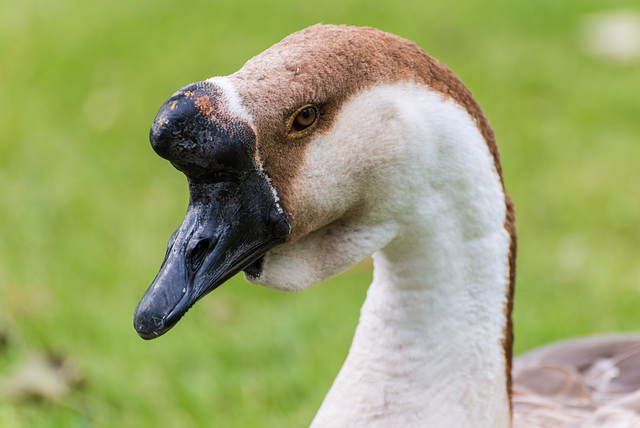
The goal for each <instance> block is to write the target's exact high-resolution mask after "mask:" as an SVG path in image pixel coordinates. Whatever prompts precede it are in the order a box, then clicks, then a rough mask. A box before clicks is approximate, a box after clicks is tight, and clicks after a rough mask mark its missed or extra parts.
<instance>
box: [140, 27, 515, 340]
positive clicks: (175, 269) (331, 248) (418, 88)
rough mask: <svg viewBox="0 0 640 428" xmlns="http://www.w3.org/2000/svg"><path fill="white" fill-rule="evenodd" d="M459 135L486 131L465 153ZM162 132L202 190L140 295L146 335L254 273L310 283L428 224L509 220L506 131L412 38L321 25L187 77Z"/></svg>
mask: <svg viewBox="0 0 640 428" xmlns="http://www.w3.org/2000/svg"><path fill="white" fill-rule="evenodd" d="M418 99H419V100H418ZM417 105H419V106H420V107H419V108H416V106H417ZM452 118H453V119H452ZM451 134H458V135H462V139H464V137H465V135H466V136H468V139H470V140H474V141H475V140H477V139H478V138H479V139H480V140H482V144H476V145H469V146H465V147H462V148H461V149H458V150H452V148H451V144H449V143H450V138H449V135H451ZM150 140H151V144H152V147H153V149H154V150H155V151H156V153H157V154H159V155H160V156H162V157H163V158H165V159H167V160H169V161H170V162H171V163H172V165H173V166H174V167H176V168H177V169H179V170H180V171H182V172H183V173H184V174H185V175H186V177H187V179H188V183H189V192H190V201H189V207H188V210H187V213H186V215H185V218H184V221H183V223H182V225H181V226H180V228H179V229H178V230H177V231H176V232H175V233H174V234H173V236H172V237H171V239H170V241H169V245H168V249H167V253H166V256H165V259H164V262H163V264H162V267H161V269H160V272H159V273H158V275H157V276H156V278H155V280H154V281H153V283H152V284H151V286H150V287H149V289H148V290H147V292H146V294H145V295H144V297H143V298H142V300H141V301H140V303H139V304H138V307H137V308H136V312H135V319H134V326H135V328H136V330H137V332H138V334H139V335H140V336H141V337H143V338H145V339H151V338H155V337H157V336H159V335H161V334H163V333H165V332H166V331H168V330H169V329H170V328H171V327H173V326H174V325H175V324H176V322H177V321H178V320H179V319H180V318H181V317H182V316H183V315H184V314H185V313H186V311H187V310H188V309H189V308H190V307H191V306H192V305H193V304H194V303H195V302H196V301H197V300H198V299H200V298H202V297H203V296H204V295H205V294H207V293H208V292H210V291H212V290H213V289H215V288H216V287H217V286H219V285H220V284H222V283H223V282H224V281H226V280H227V279H229V278H230V277H231V276H232V275H234V274H236V273H238V272H240V271H244V274H245V277H246V279H247V280H248V281H249V282H252V283H255V284H259V285H262V286H265V287H268V288H271V289H275V290H284V291H300V290H304V289H305V288H308V287H310V286H312V285H314V284H316V283H318V282H321V281H323V280H325V279H328V278H330V277H332V276H334V275H336V274H338V273H340V272H342V271H344V270H345V269H347V268H349V267H351V266H353V265H354V264H356V263H358V262H359V261H361V260H363V259H364V258H366V257H368V256H370V255H371V254H373V253H374V252H376V251H378V250H380V249H382V248H385V247H389V246H394V245H395V246H396V247H398V248H400V247H402V249H409V250H410V249H411V248H412V246H415V245H418V244H417V243H416V242H414V241H412V240H411V239H409V238H413V237H414V236H418V237H424V236H425V235H429V234H434V233H437V232H438V231H439V230H442V229H451V230H453V229H454V228H455V229H456V230H457V231H459V232H455V233H462V234H464V235H465V236H467V235H468V236H473V235H474V234H477V235H479V234H481V233H482V231H483V230H484V229H486V224H487V223H495V224H496V225H498V226H499V227H503V225H504V222H505V211H506V209H505V194H504V191H503V190H504V189H503V187H502V184H501V180H502V179H501V173H500V164H499V161H498V157H497V151H496V148H495V143H494V142H493V134H492V131H491V128H490V127H489V125H488V123H487V121H486V119H485V118H484V116H483V114H482V111H481V110H480V107H479V106H478V105H477V103H476V102H475V101H474V100H473V97H472V96H471V93H470V92H469V91H468V90H467V89H466V87H465V86H464V85H463V84H462V83H461V82H460V80H459V79H458V78H457V77H456V76H455V75H454V74H453V73H451V72H450V71H449V70H448V69H447V68H446V67H445V66H444V65H442V64H440V63H438V62H437V61H436V60H434V59H433V58H431V57H430V56H428V55H427V54H426V53H425V52H424V51H423V50H421V49H420V48H418V47H417V46H416V45H415V44H413V43H412V42H409V41H407V40H405V39H402V38H400V37H397V36H394V35H391V34H388V33H384V32H381V31H378V30H375V29H371V28H355V27H346V26H324V25H316V26H313V27H310V28H307V29H305V30H303V31H300V32H298V33H295V34H293V35H291V36H288V37H287V38H285V39H284V40H282V41H281V42H280V43H278V44H276V45H274V46H273V47H271V48H269V49H268V50H266V51H265V52H263V53H261V54H260V55H258V56H256V57H254V58H253V59H251V60H249V61H248V62H247V63H246V64H245V65H244V66H243V67H242V68H241V69H240V70H239V71H238V72H236V73H234V74H232V75H229V76H224V77H214V78H211V79H208V80H206V81H203V82H199V83H195V84H192V85H189V86H186V87H185V88H183V89H180V90H179V91H177V92H176V93H175V94H173V96H172V97H171V98H169V100H167V101H166V102H165V103H164V105H163V106H162V107H161V109H160V111H159V113H158V115H157V117H156V119H155V121H154V123H153V126H152V128H151V134H150ZM465 151H466V152H468V151H477V153H474V154H473V155H474V156H468V155H469V153H465ZM458 152H460V153H462V154H461V155H459V154H458ZM470 158H474V159H479V160H478V161H473V162H469V161H468V159H470ZM489 170H490V171H491V172H490V173H489V174H485V173H484V171H489ZM479 171H482V172H479ZM476 172H477V173H476ZM481 176H482V177H485V176H486V177H487V178H486V179H485V178H478V177H481ZM451 186H454V187H456V189H457V191H456V192H452V188H451ZM486 189H489V190H486ZM496 189H497V190H496ZM494 190H495V191H494ZM425 192H430V195H431V196H430V199H429V202H428V203H427V204H425V203H424V200H425V198H424V197H423V195H424V194H425ZM471 193H473V194H474V195H476V196H477V197H475V198H468V196H469V194H471ZM477 200H479V202H476V201H477ZM476 205H482V209H480V208H477V207H476ZM460 206H465V207H467V208H469V209H468V210H460V209H459V207H460ZM485 206H486V207H489V208H488V209H486V210H484V207H485ZM476 208H477V209H476ZM454 211H455V212H460V211H462V214H461V215H458V214H456V215H449V214H450V213H452V212H454ZM454 217H455V218H454ZM418 218H419V220H417V219H418ZM437 220H441V221H437ZM416 221H419V222H421V223H428V225H427V229H428V230H426V231H421V232H420V233H419V234H417V233H416V230H414V225H415V224H416ZM438 251H439V250H438ZM398 257H400V256H398Z"/></svg>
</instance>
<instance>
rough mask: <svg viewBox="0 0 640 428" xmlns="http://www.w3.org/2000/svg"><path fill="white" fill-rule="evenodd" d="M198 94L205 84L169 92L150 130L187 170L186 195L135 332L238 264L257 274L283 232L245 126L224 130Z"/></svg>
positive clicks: (151, 330)
mask: <svg viewBox="0 0 640 428" xmlns="http://www.w3.org/2000/svg"><path fill="white" fill-rule="evenodd" d="M198 90H200V93H197V92H198ZM194 92H195V93H196V94H195V95H194ZM185 94H186V95H185ZM203 97H206V98H207V100H206V101H207V102H208V103H214V102H216V94H215V93H213V92H212V91H211V89H210V88H206V87H204V88H203V87H200V88H199V89H197V88H196V89H195V90H194V89H193V88H191V89H190V90H188V91H186V92H184V93H183V94H182V95H180V94H179V93H178V94H177V95H174V97H172V98H171V99H169V101H167V103H165V106H168V107H167V108H166V109H165V108H164V106H163V108H162V109H161V110H160V113H158V117H157V118H156V122H155V123H154V127H153V128H152V131H151V143H152V145H153V148H154V149H155V150H156V152H158V153H159V154H160V155H161V156H163V157H166V158H168V159H169V160H171V162H172V163H173V164H174V166H176V167H177V168H178V169H180V170H181V171H183V172H184V173H185V174H186V175H187V178H188V180H189V193H190V202H189V208H188V210H187V213H186V215H185V218H184V221H183V222H182V225H181V226H180V228H178V230H176V231H175V232H174V234H173V235H172V237H171V239H170V241H169V245H168V248H167V253H166V255H165V258H164V261H163V263H162V266H161V268H160V271H159V272H158V275H157V276H156V278H155V280H154V281H153V283H152V284H151V286H150V287H149V289H148V290H147V292H146V293H145V295H144V296H143V297H142V299H141V300H140V303H139V304H138V306H137V308H136V310H135V316H134V327H135V329H136V331H137V332H138V334H139V335H140V337H142V338H143V339H153V338H156V337H158V336H160V335H162V334H164V333H166V332H167V331H169V330H170V329H171V328H172V327H173V326H174V325H175V324H176V323H177V322H178V321H179V320H180V318H182V316H183V315H184V314H185V313H186V312H187V311H188V310H189V309H190V308H191V306H193V305H194V304H195V303H196V301H198V300H199V299H201V298H202V297H203V296H205V295H206V294H207V293H209V292H211V291H213V290H214V289H215V288H217V287H218V286H219V285H220V284H222V283H223V282H225V281H226V280H227V279H229V278H231V277H232V276H233V275H235V274H237V273H238V272H240V271H242V270H247V271H248V272H250V273H251V275H253V276H256V275H259V273H260V260H261V257H262V256H263V255H264V254H265V253H266V252H267V251H269V250H270V249H271V248H273V247H275V246H277V245H279V244H281V243H282V242H284V240H285V238H286V236H287V235H288V234H289V224H288V223H287V221H286V220H285V218H284V215H283V213H282V210H281V209H280V208H279V206H278V204H277V201H276V200H275V197H274V195H273V192H272V190H271V187H270V185H269V182H268V180H267V178H266V176H265V175H264V174H263V173H262V172H260V171H259V170H258V168H256V167H255V164H254V161H253V154H252V152H251V149H250V145H249V144H247V135H250V132H249V131H248V130H246V132H242V133H238V132H237V129H238V126H239V125H238V126H236V127H234V128H232V129H235V130H236V131H234V132H233V133H226V132H225V131H224V129H222V130H221V126H220V125H217V124H216V123H215V122H216V120H217V121H218V122H219V121H220V120H221V118H219V117H218V118H212V117H203V115H202V114H201V112H199V111H198V109H197V108H196V107H195V106H196V105H197V103H202V102H203V100H202V98H203ZM222 119H224V118H222ZM223 125H225V126H226V124H223ZM194 136H195V137H194ZM192 137H193V138H192ZM191 141H197V144H191ZM191 147H193V151H191V152H190V151H189V149H190V148H191ZM172 154H175V155H176V156H173V155H172ZM210 171H214V173H210Z"/></svg>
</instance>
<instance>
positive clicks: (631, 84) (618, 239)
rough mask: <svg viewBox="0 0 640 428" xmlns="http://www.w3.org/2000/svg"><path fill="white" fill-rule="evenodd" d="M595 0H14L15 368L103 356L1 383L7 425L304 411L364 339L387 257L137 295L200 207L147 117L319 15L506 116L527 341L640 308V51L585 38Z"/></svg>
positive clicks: (187, 421)
mask: <svg viewBox="0 0 640 428" xmlns="http://www.w3.org/2000/svg"><path fill="white" fill-rule="evenodd" d="M634 4H635V5H636V10H637V4H636V3H635V1H634V0H628V1H622V0H606V1H605V0H600V1H595V0H590V1H587V0H585V1H581V2H558V1H556V0H543V1H537V2H512V1H508V0H502V1H493V2H487V1H481V2H478V1H472V0H455V1H448V2H439V3H436V2H424V1H418V0H416V1H402V0H399V1H396V2H394V3H393V6H392V5H391V3H390V2H382V1H373V2H372V1H353V2H345V1H336V0H330V1H326V2H284V1H282V2H258V1H255V0H247V1H243V2H222V1H194V2H182V3H179V2H174V1H168V0H160V1H153V2H152V1H150V0H144V1H139V2H125V1H121V0H112V1H109V2H81V1H78V0H62V1H44V0H40V1H37V0H23V1H20V2H18V1H11V0H0V130H1V131H0V330H3V331H6V332H8V334H9V336H10V341H9V345H8V347H7V348H5V349H3V350H1V351H0V378H1V377H4V375H5V374H6V373H10V372H11V371H12V370H13V369H15V367H17V366H18V365H19V364H20V363H21V362H22V361H23V360H24V359H25V358H26V357H27V356H28V355H29V354H31V353H42V352H59V353H62V354H64V355H68V356H69V357H70V358H72V360H73V361H74V362H75V364H76V365H77V367H78V368H79V370H80V371H81V372H82V373H83V375H84V377H85V382H84V383H83V385H82V388H79V389H77V390H76V391H74V392H73V393H72V394H70V395H69V396H67V397H65V398H64V399H63V400H62V401H61V402H58V403H48V402H41V401H40V402H38V401H26V402H25V401H11V400H4V401H0V426H2V427H9V428H11V427H60V426H65V427H66V426H70V427H95V426H97V427H103V426H104V427H111V426H114V427H115V426H117V427H147V426H149V427H151V426H180V427H198V426H220V427H299V426H305V425H306V424H308V423H309V421H310V420H311V419H312V417H313V415H314V413H315V410H316V409H317V408H318V406H319V405H320V402H321V400H322V398H323V396H324V394H325V392H326V391H327V389H328V388H329V386H330V384H331V382H332V380H333V378H334V376H335V374H336V373H337V371H338V369H339V367H340V366H341V364H342V362H343V360H344V357H345V356H346V353H347V350H348V346H349V343H350V340H351V336H352V334H353V330H354V327H355V325H356V323H357V317H358V309H359V306H360V305H361V303H362V300H363V299H364V295H365V292H366V287H367V285H368V283H369V281H370V279H371V278H370V277H371V272H370V266H369V265H368V264H366V263H365V264H363V265H360V266H359V267H358V268H356V269H354V270H352V271H350V272H348V273H347V274H345V275H342V276H340V277H338V278H336V279H334V280H332V281H328V282H327V283H324V284H322V285H319V286H317V287H314V288H312V289H311V290H309V291H306V292H304V293H301V294H297V295H287V294H283V293H277V292H273V291H268V290H264V289H261V288H258V287H254V286H250V285H247V284H246V283H245V282H244V281H243V279H242V278H234V279H233V280H232V281H230V283H228V284H226V285H225V286H223V287H221V288H220V289H218V290H217V291H216V292H215V293H213V294H212V295H210V296H208V297H207V298H206V299H204V300H203V301H201V302H200V303H199V304H198V305H197V306H196V307H195V308H194V309H193V310H191V311H190V312H189V314H188V316H187V317H186V318H185V319H184V320H183V321H181V323H180V324H179V325H178V326H177V327H176V328H175V329H174V330H173V331H172V332H171V333H170V334H168V335H167V336H165V337H163V338H162V339H161V340H157V341H152V342H144V341H142V340H140V339H139V338H138V337H137V335H136V334H135V332H134V330H133V328H132V316H133V309H134V307H135V305H136V304H137V301H138V299H139V298H140V297H141V296H142V294H143V292H144V291H145V289H146V287H147V286H148V284H149V283H150V282H151V280H152V279H153V277H154V275H155V273H156V271H157V269H158V267H159V264H160V262H161V259H162V257H163V254H164V250H165V245H166V242H167V240H168V238H169V236H170V234H171V232H172V231H173V230H174V229H175V228H176V227H177V226H178V225H179V224H180V222H181V220H182V215H183V214H184V211H185V210H186V203H187V193H186V191H187V190H186V184H185V180H184V178H183V176H182V175H181V174H180V173H178V172H176V171H175V170H173V169H172V168H171V167H170V165H169V164H168V163H166V162H165V161H163V160H162V159H160V158H158V157H157V156H155V154H154V153H153V152H152V150H151V148H150V146H149V144H148V129H149V126H150V125H151V122H152V120H153V118H154V116H155V114H156V112H157V110H158V108H159V107H160V105H161V104H162V102H164V100H165V99H166V98H167V97H168V96H169V95H170V94H171V93H173V91H175V90H176V89H178V88H180V87H181V86H184V85H185V84H187V83H190V82H193V81H198V80H203V79H205V78H207V77H210V76H212V75H219V74H228V73H231V72H233V71H235V70H236V69H238V68H239V67H241V66H242V64H243V63H244V61H245V60H247V59H248V58H250V57H251V56H253V55H255V54H257V53H259V52H260V51H262V50H264V49H265V48H267V47H268V46H270V45H271V44H273V43H275V42H276V41H278V40H280V39H281V38H282V37H284V36H285V35H287V34H289V33H291V32H293V31H295V30H298V29H301V28H303V27H306V26H308V25H311V24H314V23H317V22H325V23H347V24H353V25H369V26H374V27H378V28H381V29H383V30H385V31H390V32H393V33H397V34H399V35H401V36H404V37H406V38H409V39H412V40H414V41H415V42H417V43H418V44H419V45H420V46H422V47H423V48H425V49H426V50H427V51H429V52H430V53H431V54H432V55H434V56H435V57H437V58H438V59H440V60H441V61H443V62H444V63H446V64H448V65H449V66H450V67H451V68H452V69H453V70H454V71H455V72H456V73H457V74H458V75H459V76H460V77H461V78H462V79H463V80H464V81H465V82H466V83H467V84H468V86H469V87H470V88H471V89H472V90H473V92H474V94H475V95H476V98H477V99H478V100H479V102H480V103H481V104H482V105H483V107H484V109H485V111H486V114H487V116H488V117H489V119H490V121H491V123H492V124H493V126H494V128H495V130H496V133H497V137H498V142H499V145H500V149H501V153H502V159H503V166H504V170H505V180H506V184H507V187H508V189H509V192H510V194H511V196H512V198H513V199H514V200H515V202H516V207H517V214H518V223H517V225H518V231H519V237H520V240H519V250H520V251H519V261H518V285H517V298H516V309H515V330H516V332H515V333H516V352H518V353H520V352H523V351H525V350H527V349H530V348H532V347H534V346H537V345H540V344H542V343H545V342H549V341H552V340H557V339H561V338H564V337H572V336H581V335H587V334H593V333H602V332H612V331H620V330H637V329H640V316H639V315H638V311H637V309H636V308H637V307H639V306H640V249H639V245H638V243H639V242H640V191H639V190H638V183H640V168H639V167H638V164H639V161H640V145H639V143H640V121H639V120H638V118H639V117H640V103H639V102H638V94H640V79H638V75H639V72H640V66H639V65H638V64H636V65H629V66H616V65H613V64H609V63H606V62H602V61H599V60H596V59H593V58H590V57H588V56H586V55H585V54H584V53H583V52H582V51H581V49H580V43H579V31H578V29H579V24H580V19H581V17H582V16H583V15H584V14H587V13H591V12H595V11H600V10H606V9H609V8H614V7H632V6H633V5H634Z"/></svg>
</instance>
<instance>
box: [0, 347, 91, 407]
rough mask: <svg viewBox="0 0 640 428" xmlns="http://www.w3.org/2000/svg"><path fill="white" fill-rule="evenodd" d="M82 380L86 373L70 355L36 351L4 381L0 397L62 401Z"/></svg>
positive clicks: (0, 387)
mask: <svg viewBox="0 0 640 428" xmlns="http://www.w3.org/2000/svg"><path fill="white" fill-rule="evenodd" d="M82 381H83V376H82V374H81V373H80V371H79V370H78V369H77V367H76V366H75V365H74V364H73V362H72V360H71V359H70V358H68V357H63V356H60V355H41V354H32V355H30V356H28V357H27V358H26V359H25V360H24V361H23V362H22V363H21V364H19V365H18V366H16V367H15V368H14V370H12V371H11V372H9V373H8V374H6V375H5V376H4V377H3V378H2V379H1V380H0V396H1V397H2V398H6V399H14V400H15V399H17V400H25V399H39V400H46V401H60V400H61V399H62V398H64V397H65V396H66V395H67V394H69V393H70V392H71V391H72V390H73V389H74V388H76V387H78V386H80V384H81V383H82Z"/></svg>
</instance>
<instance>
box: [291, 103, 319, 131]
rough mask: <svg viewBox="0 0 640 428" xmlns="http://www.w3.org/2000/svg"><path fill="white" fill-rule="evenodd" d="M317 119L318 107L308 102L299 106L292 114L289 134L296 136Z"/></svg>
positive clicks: (311, 125)
mask: <svg viewBox="0 0 640 428" xmlns="http://www.w3.org/2000/svg"><path fill="white" fill-rule="evenodd" d="M317 120H318V109H317V108H316V107H315V106H312V105H310V104H308V105H306V106H303V107H301V108H300V109H298V111H297V112H295V113H294V114H293V117H292V118H291V125H290V126H289V135H291V136H294V137H295V136H298V135H301V134H302V133H304V132H306V131H308V130H309V129H311V128H312V127H313V126H314V125H315V124H316V121H317Z"/></svg>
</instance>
